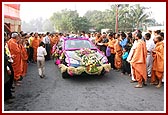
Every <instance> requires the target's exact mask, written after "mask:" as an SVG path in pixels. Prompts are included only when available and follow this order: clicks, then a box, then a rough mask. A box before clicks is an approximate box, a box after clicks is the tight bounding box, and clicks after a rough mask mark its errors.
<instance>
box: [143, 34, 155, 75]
mask: <svg viewBox="0 0 168 115" xmlns="http://www.w3.org/2000/svg"><path fill="white" fill-rule="evenodd" d="M144 38H145V40H146V48H147V58H146V61H147V63H146V64H147V65H146V66H147V67H146V68H147V76H148V77H151V69H152V64H153V57H152V50H153V49H154V48H155V44H154V41H153V40H152V39H151V34H150V33H146V34H145V36H144Z"/></svg>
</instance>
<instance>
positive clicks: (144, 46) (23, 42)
mask: <svg viewBox="0 0 168 115" xmlns="http://www.w3.org/2000/svg"><path fill="white" fill-rule="evenodd" d="M72 37H76V38H78V37H81V38H88V39H89V40H90V41H91V42H93V44H95V45H96V47H97V48H98V49H99V50H101V51H102V52H103V53H104V55H106V56H107V59H108V61H109V63H111V67H112V69H113V70H116V71H118V72H121V74H128V75H129V76H130V77H131V83H132V82H138V84H137V85H136V86H135V87H136V88H141V87H143V85H147V78H150V79H151V81H150V84H153V85H157V86H156V87H157V88H159V87H161V86H162V79H163V73H164V33H163V32H161V31H160V30H157V31H154V34H153V33H152V32H151V31H149V32H147V33H146V34H145V35H144V36H142V32H141V31H139V30H137V31H135V32H128V33H124V32H119V33H113V32H110V33H102V34H101V33H99V32H97V33H96V32H95V33H87V34H86V33H85V32H84V31H82V32H81V34H80V35H77V34H74V33H73V32H72V33H71V34H63V33H50V32H47V33H46V34H39V33H33V32H32V33H24V32H23V31H21V32H20V33H17V32H12V33H10V34H9V33H4V95H5V96H4V97H5V100H8V99H11V98H14V96H13V95H12V94H13V92H14V91H15V90H14V89H15V87H16V86H20V85H21V84H22V79H23V78H24V77H25V76H26V74H27V68H28V64H29V63H35V64H36V63H37V66H38V71H39V76H40V77H41V78H43V77H45V72H44V71H45V67H44V65H45V60H46V61H47V60H50V59H51V58H52V56H51V54H52V47H55V46H57V45H58V44H59V41H60V40H61V39H64V38H72Z"/></svg>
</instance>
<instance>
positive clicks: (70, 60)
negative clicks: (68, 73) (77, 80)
mask: <svg viewBox="0 0 168 115" xmlns="http://www.w3.org/2000/svg"><path fill="white" fill-rule="evenodd" d="M65 62H66V63H69V62H70V64H80V62H79V61H77V60H75V59H73V58H66V59H65Z"/></svg>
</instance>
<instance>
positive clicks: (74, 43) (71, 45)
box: [65, 39, 96, 49]
mask: <svg viewBox="0 0 168 115" xmlns="http://www.w3.org/2000/svg"><path fill="white" fill-rule="evenodd" d="M81 48H89V49H96V47H95V46H94V45H92V44H91V43H90V41H88V40H81V39H79V40H66V42H65V49H81Z"/></svg>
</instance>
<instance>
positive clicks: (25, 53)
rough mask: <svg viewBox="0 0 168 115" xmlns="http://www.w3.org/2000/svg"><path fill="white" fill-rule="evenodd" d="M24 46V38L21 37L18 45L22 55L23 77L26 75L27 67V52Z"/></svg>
mask: <svg viewBox="0 0 168 115" xmlns="http://www.w3.org/2000/svg"><path fill="white" fill-rule="evenodd" d="M24 46H25V40H24V39H22V40H21V44H20V47H21V56H22V76H23V77H24V76H26V73H27V67H28V64H27V60H28V54H27V50H26V48H25V47H24Z"/></svg>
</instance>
